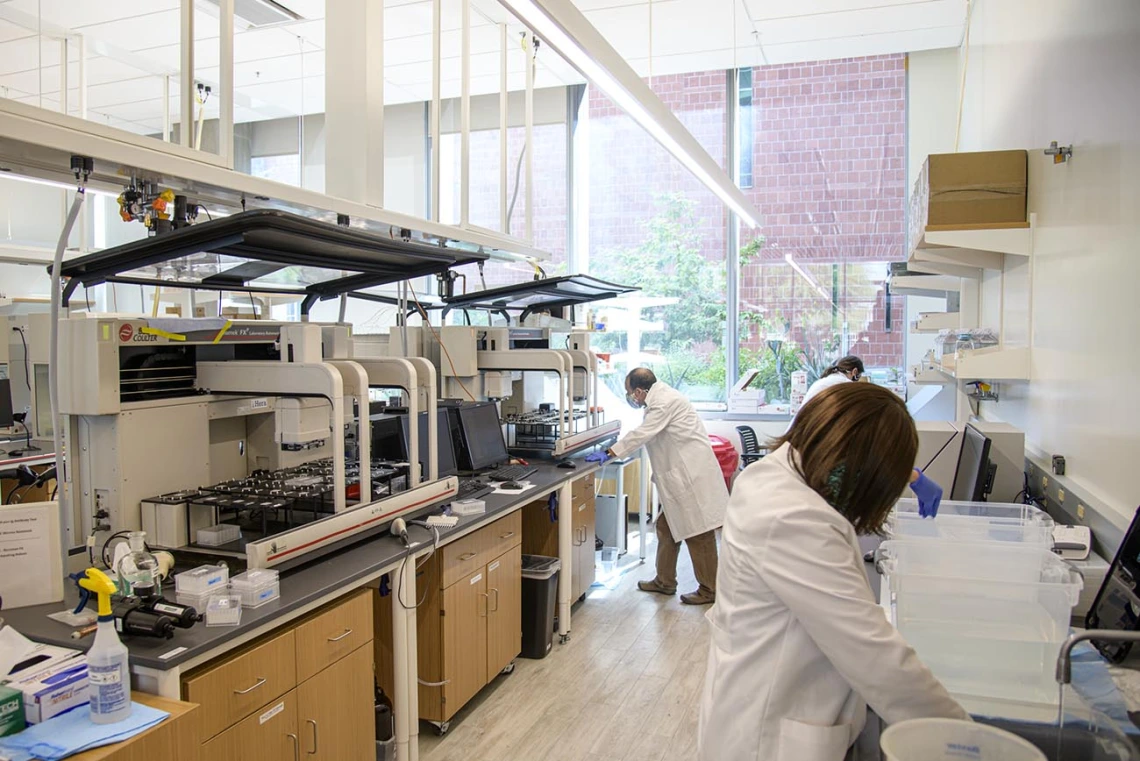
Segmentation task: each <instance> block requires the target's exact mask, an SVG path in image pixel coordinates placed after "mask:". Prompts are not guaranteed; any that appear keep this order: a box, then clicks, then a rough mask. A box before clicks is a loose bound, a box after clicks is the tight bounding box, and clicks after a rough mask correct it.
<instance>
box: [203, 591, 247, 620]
mask: <svg viewBox="0 0 1140 761" xmlns="http://www.w3.org/2000/svg"><path fill="white" fill-rule="evenodd" d="M241 607H242V606H241V597H239V596H238V595H219V596H217V597H211V598H210V600H209V602H208V603H207V604H206V626H237V625H238V624H240V623H241Z"/></svg>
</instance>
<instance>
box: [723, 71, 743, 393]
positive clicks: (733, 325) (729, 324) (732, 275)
mask: <svg viewBox="0 0 1140 761" xmlns="http://www.w3.org/2000/svg"><path fill="white" fill-rule="evenodd" d="M726 79H727V80H728V83H727V88H728V93H727V102H728V134H727V135H725V143H724V144H725V151H724V153H725V156H724V160H725V163H726V165H727V169H728V171H729V176H730V177H732V178H733V179H734V180H735V181H736V183H737V184H738V185H739V184H740V162H739V161H737V156H736V154H737V150H736V146H737V140H736V136H737V134H738V131H739V124H740V121H739V117H740V109H739V107H738V104H739V103H740V95H739V93H738V92H737V88H738V81H739V80H738V75H737V71H736V69H731V70H730V71H729V72H728V76H727V77H726ZM726 253H727V261H726V262H725V265H726V267H727V281H726V286H727V288H726V290H727V292H728V293H727V296H728V319H727V320H726V325H725V336H724V347H725V350H726V351H725V356H726V357H727V359H728V367H727V368H726V369H727V370H728V372H726V373H725V379H724V381H725V389H724V392H725V394H726V397H725V398H728V397H727V394H729V393H731V391H732V387H733V385H735V383H736V381H737V379H739V378H740V274H741V273H740V220H739V219H737V217H736V215H735V214H733V213H732V210H731V209H730V210H728V251H727V252H726Z"/></svg>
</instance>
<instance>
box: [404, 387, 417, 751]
mask: <svg viewBox="0 0 1140 761" xmlns="http://www.w3.org/2000/svg"><path fill="white" fill-rule="evenodd" d="M410 393H415V392H414V391H410ZM411 430H413V431H414V430H416V429H415V428H414V427H413V428H412V429H411ZM416 562H417V560H416V558H414V557H413V558H411V559H410V560H409V561H408V569H407V577H406V578H405V580H404V596H405V601H406V602H407V603H408V605H409V606H411V608H412V609H411V610H406V611H403V613H404V621H405V626H406V627H407V630H408V661H407V664H408V665H407V669H406V670H407V679H406V682H407V685H408V761H418V759H419V757H420V700H419V695H420V679H419V673H420V672H419V634H418V631H417V629H416V625H417V622H416V609H415V604H416V600H418V599H420V596H419V592H417V591H416ZM401 607H403V606H401Z"/></svg>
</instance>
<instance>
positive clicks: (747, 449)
mask: <svg viewBox="0 0 1140 761" xmlns="http://www.w3.org/2000/svg"><path fill="white" fill-rule="evenodd" d="M736 432H737V433H739V434H740V443H741V445H742V446H743V450H742V451H741V453H740V467H741V468H747V467H748V466H749V465H751V464H752V463H754V462H756V461H757V460H759V459H760V458H761V457H763V456H764V455H766V454H768V451H767V450H765V449H761V448H760V439H758V438H757V437H756V431H754V430H752V426H750V425H738V426H736Z"/></svg>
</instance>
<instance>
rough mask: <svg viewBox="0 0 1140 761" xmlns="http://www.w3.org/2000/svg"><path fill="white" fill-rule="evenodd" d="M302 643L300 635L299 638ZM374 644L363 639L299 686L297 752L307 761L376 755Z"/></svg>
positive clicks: (350, 760) (354, 759)
mask: <svg viewBox="0 0 1140 761" xmlns="http://www.w3.org/2000/svg"><path fill="white" fill-rule="evenodd" d="M297 641H298V644H300V638H298V640H297ZM361 695H369V696H371V695H372V643H371V642H366V643H364V644H363V645H361V646H360V647H359V648H357V649H356V650H355V651H353V652H352V653H350V654H349V655H347V656H345V657H344V658H341V659H340V660H339V661H337V662H336V663H334V664H333V665H331V666H329V667H328V668H326V669H324V670H323V671H321V672H320V673H318V674H317V675H316V676H314V677H313V678H311V679H309V680H308V681H306V682H303V683H302V684H301V686H300V687H298V688H297V698H298V700H297V705H298V721H297V728H298V730H299V737H300V739H301V755H302V756H303V757H304V758H306V759H308V760H309V761H365V759H369V760H371V759H374V758H375V757H376V746H375V743H374V737H373V735H374V732H375V726H376V720H375V716H374V713H373V708H372V701H371V700H361V699H360V696H361Z"/></svg>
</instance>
